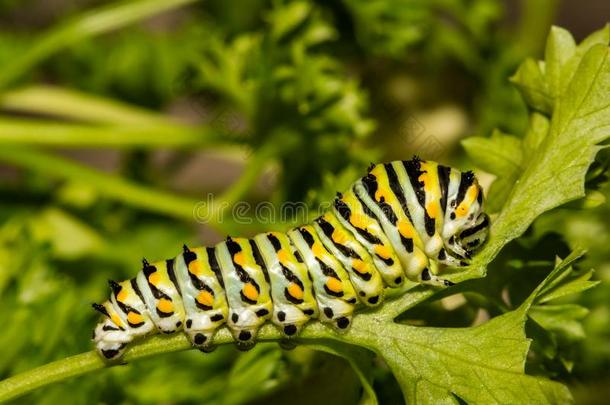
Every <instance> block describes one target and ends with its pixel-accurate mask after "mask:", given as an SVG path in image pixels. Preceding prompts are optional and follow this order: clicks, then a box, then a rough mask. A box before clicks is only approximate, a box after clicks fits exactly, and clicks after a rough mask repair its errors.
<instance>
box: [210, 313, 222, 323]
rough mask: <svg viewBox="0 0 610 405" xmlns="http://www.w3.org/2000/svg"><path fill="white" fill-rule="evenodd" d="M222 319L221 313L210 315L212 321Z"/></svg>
mask: <svg viewBox="0 0 610 405" xmlns="http://www.w3.org/2000/svg"><path fill="white" fill-rule="evenodd" d="M223 319H224V316H222V315H221V314H216V315H214V316H211V317H210V321H212V322H219V321H222V320H223Z"/></svg>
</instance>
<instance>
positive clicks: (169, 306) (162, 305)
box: [157, 298, 174, 314]
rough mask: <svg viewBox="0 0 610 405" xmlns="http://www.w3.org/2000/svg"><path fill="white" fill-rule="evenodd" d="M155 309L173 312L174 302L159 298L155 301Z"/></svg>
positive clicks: (167, 312)
mask: <svg viewBox="0 0 610 405" xmlns="http://www.w3.org/2000/svg"><path fill="white" fill-rule="evenodd" d="M157 309H158V310H159V311H161V312H164V313H166V314H169V313H172V312H174V303H173V302H171V301H170V300H168V299H167V298H161V299H160V300H159V302H158V303H157Z"/></svg>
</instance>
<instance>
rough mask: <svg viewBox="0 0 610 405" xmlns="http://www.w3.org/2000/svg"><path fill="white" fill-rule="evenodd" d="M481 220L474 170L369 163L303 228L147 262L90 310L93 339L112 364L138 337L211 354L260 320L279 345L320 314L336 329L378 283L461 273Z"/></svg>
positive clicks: (481, 235)
mask: <svg viewBox="0 0 610 405" xmlns="http://www.w3.org/2000/svg"><path fill="white" fill-rule="evenodd" d="M489 225H490V223H489V218H488V216H487V214H485V213H484V212H483V190H482V188H481V187H480V186H479V184H478V182H477V179H476V178H475V176H474V174H473V173H472V172H459V171H458V170H456V169H453V168H450V167H447V166H443V165H441V164H438V163H436V162H433V161H426V160H421V159H419V158H418V157H413V158H412V159H411V160H406V161H394V162H390V163H385V164H377V165H371V166H370V167H369V169H368V172H367V174H366V175H365V176H364V177H362V178H360V179H358V180H357V181H356V182H354V183H353V184H352V186H351V187H350V189H349V190H348V191H346V192H344V193H337V197H336V198H335V200H334V202H333V204H332V207H331V208H330V209H328V210H327V211H326V212H325V213H324V214H323V215H321V216H320V217H318V218H317V219H315V220H314V221H312V223H310V224H306V225H302V226H298V227H296V228H294V229H291V230H289V231H288V232H287V233H280V232H267V233H261V234H258V235H256V236H254V237H253V238H251V239H246V238H236V237H227V239H226V240H224V241H222V242H220V243H219V244H217V245H216V246H214V247H197V248H190V247H187V246H186V245H185V246H184V247H183V251H182V253H181V254H179V255H178V256H176V257H175V258H173V259H168V260H164V261H159V262H154V263H149V262H148V261H147V260H145V259H144V260H143V262H142V264H143V266H142V270H141V271H140V272H139V273H138V274H137V276H136V277H135V278H133V279H131V280H126V281H122V282H115V281H109V284H110V288H111V291H112V293H111V296H110V299H108V300H107V301H106V302H104V303H103V304H93V307H94V308H95V309H96V310H97V311H99V312H100V313H101V314H103V315H104V319H103V320H102V321H101V322H100V323H99V324H98V325H97V326H96V328H95V330H94V331H93V341H94V342H95V344H96V348H97V350H98V352H99V353H100V354H101V356H103V357H104V358H105V359H107V360H114V359H117V358H120V357H121V355H122V354H123V352H124V351H125V349H126V347H127V345H128V344H129V343H130V342H132V341H133V340H134V339H137V338H139V337H143V336H145V335H149V334H152V333H158V332H161V333H167V334H169V333H174V332H177V331H179V330H183V331H184V332H185V333H186V335H187V336H188V338H189V340H190V341H191V342H192V344H193V346H195V347H197V348H199V349H200V350H202V351H210V350H212V349H213V347H214V346H213V344H212V343H213V336H214V333H215V331H216V330H217V329H218V328H219V327H221V326H222V325H223V324H227V325H228V327H229V329H230V331H231V333H232V335H233V337H234V339H235V341H236V343H237V346H238V348H240V349H243V350H246V349H248V348H251V347H252V346H253V345H254V344H255V340H256V335H257V331H258V329H259V328H260V327H261V326H262V325H263V324H264V323H265V322H267V321H271V322H272V323H273V324H275V325H277V326H278V327H279V328H280V330H281V332H282V334H283V335H284V336H285V337H286V338H287V339H290V338H293V337H295V336H297V335H298V333H299V331H300V330H301V329H302V328H303V326H304V325H305V324H306V323H307V322H308V321H310V320H312V319H316V318H317V319H319V320H320V321H321V322H325V323H327V324H330V325H331V326H332V327H333V328H334V329H335V330H336V331H338V332H344V331H346V330H347V329H348V328H349V326H350V322H351V320H352V315H353V312H354V309H355V308H356V306H357V305H365V306H368V307H374V306H377V305H380V304H381V303H382V302H383V299H384V290H385V288H386V287H389V288H394V287H399V286H401V285H402V284H403V283H404V282H405V279H408V280H411V281H414V282H417V283H421V284H428V285H432V286H449V285H451V284H452V283H451V282H449V281H447V280H443V279H442V278H440V277H439V276H438V275H437V273H438V272H439V266H438V264H439V263H441V264H445V265H449V266H454V267H460V266H466V265H467V264H468V263H469V261H470V259H471V257H472V255H473V253H474V252H475V251H477V250H478V249H479V248H480V247H481V246H482V245H483V244H484V242H485V240H486V238H487V235H488V231H489Z"/></svg>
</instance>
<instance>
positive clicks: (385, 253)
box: [375, 245, 392, 259]
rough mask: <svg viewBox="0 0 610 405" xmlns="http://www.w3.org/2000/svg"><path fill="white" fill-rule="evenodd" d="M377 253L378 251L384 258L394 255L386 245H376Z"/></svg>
mask: <svg viewBox="0 0 610 405" xmlns="http://www.w3.org/2000/svg"><path fill="white" fill-rule="evenodd" d="M375 253H377V254H378V255H379V256H381V257H382V258H383V259H389V258H390V257H391V256H392V252H391V251H390V249H389V248H388V247H387V246H384V245H375Z"/></svg>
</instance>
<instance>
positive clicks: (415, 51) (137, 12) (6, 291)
mask: <svg viewBox="0 0 610 405" xmlns="http://www.w3.org/2000/svg"><path fill="white" fill-rule="evenodd" d="M609 17H610V3H609V2H607V1H604V0H597V1H594V0H581V1H578V2H575V1H567V0H566V1H559V0H522V1H500V0H430V1H426V0H372V1H358V0H331V1H260V0H252V1H247V2H237V1H219V0H210V1H203V2H195V1H190V0H179V1H177V0H164V1H160V0H150V1H135V2H127V3H116V4H114V3H108V2H102V1H93V0H91V1H89V0H81V1H66V0H52V1H42V0H25V1H15V0H0V323H1V324H2V325H3V327H2V331H1V332H0V347H1V349H0V350H1V352H0V378H5V377H7V376H11V375H14V374H16V373H19V372H21V371H25V370H28V369H31V368H33V367H36V366H39V365H42V364H45V363H47V362H49V361H52V360H56V359H61V358H63V357H66V356H68V355H71V354H76V353H80V352H83V351H87V350H90V349H91V348H92V344H91V342H90V341H89V339H88V338H89V336H90V333H91V329H92V327H93V326H94V324H95V322H96V320H97V315H96V314H95V313H94V312H93V311H91V310H90V307H89V305H90V303H91V302H93V301H101V300H103V299H104V297H105V296H106V295H107V294H108V291H107V287H106V280H107V279H108V278H112V279H124V278H128V277H130V276H131V275H132V274H134V273H135V272H136V271H137V270H138V268H139V267H138V263H139V258H140V257H142V256H146V257H148V258H149V259H159V258H164V257H171V256H175V254H176V252H177V251H178V249H179V247H180V246H181V245H182V243H185V242H186V243H189V244H193V245H199V244H213V243H215V242H217V241H219V240H220V239H221V238H222V237H223V236H224V235H226V234H231V235H238V234H244V235H252V234H254V233H255V232H257V231H261V230H264V229H271V228H274V229H286V227H287V226H289V225H290V224H294V223H295V222H297V221H299V220H303V217H302V216H300V217H298V218H284V217H282V216H281V215H280V213H278V212H275V211H273V210H271V211H265V212H263V213H262V217H261V215H259V217H258V218H256V217H254V214H255V212H254V211H253V210H249V211H245V212H243V213H242V217H244V218H242V220H240V221H236V220H235V217H234V216H232V215H230V212H229V214H227V213H226V212H225V215H223V216H219V215H218V214H219V213H220V211H219V208H218V207H219V206H220V203H226V204H228V205H232V204H235V203H236V202H239V201H248V202H261V201H268V202H270V203H271V205H269V206H271V207H277V206H279V205H280V204H281V203H283V202H286V201H288V202H304V203H305V204H306V205H307V207H309V208H310V211H309V212H311V213H312V214H311V215H313V214H315V210H316V208H317V207H318V206H319V205H320V204H321V203H323V202H325V201H328V200H329V199H330V198H332V196H333V195H334V193H335V192H336V191H337V190H342V189H343V188H345V187H346V186H347V185H348V184H349V183H350V182H351V181H352V180H354V178H355V177H356V176H358V175H359V174H360V173H361V172H362V171H363V170H364V169H365V168H366V166H368V164H369V162H376V161H384V160H392V159H401V158H402V159H404V158H408V157H410V156H411V155H412V154H413V153H417V154H419V155H421V156H422V157H424V158H428V159H434V160H439V161H442V162H444V163H448V164H453V165H455V166H457V167H460V168H471V167H472V164H471V163H470V162H469V161H468V159H467V157H466V155H465V153H464V151H463V149H462V147H461V146H460V140H461V139H463V138H465V137H467V136H469V135H478V136H489V135H490V134H491V132H492V130H493V129H494V128H498V129H500V130H501V131H503V132H505V133H516V134H518V133H522V132H523V130H524V128H525V127H526V124H527V114H526V109H525V105H524V103H523V101H522V100H521V98H520V96H519V95H518V93H517V91H516V90H515V89H514V88H513V87H512V85H511V84H510V83H509V82H508V80H507V79H508V77H509V76H510V75H512V74H513V73H514V72H515V70H516V67H517V66H518V64H519V63H520V62H521V61H522V60H523V59H524V58H525V57H527V56H534V57H540V56H541V55H542V51H543V48H544V42H545V38H546V35H547V32H548V30H549V28H550V26H551V24H557V25H561V26H563V27H565V28H567V29H568V30H570V31H571V32H572V33H573V34H574V36H575V37H576V39H577V40H580V39H582V38H584V37H585V36H586V35H587V34H589V33H590V32H592V31H593V30H595V29H598V28H600V27H601V26H602V25H603V24H605V23H607V22H608V20H610V18H609ZM606 155H607V154H606ZM606 155H602V156H601V158H600V159H599V160H600V162H601V163H600V164H599V165H598V166H597V169H595V168H594V169H593V170H592V174H591V176H592V178H595V179H598V178H599V177H595V173H594V171H595V170H598V171H599V172H600V173H602V172H603V169H604V167H605V166H604V164H603V162H604V161H606V162H607V156H606ZM478 175H479V177H480V178H481V179H482V183H483V184H484V185H485V186H486V187H487V188H488V187H489V185H490V184H491V182H492V181H493V176H491V175H487V174H485V173H482V172H481V173H478ZM602 177H603V176H602ZM589 184H590V183H588V186H589ZM596 189H597V191H596V192H595V193H594V194H593V197H594V198H589V199H588V203H587V204H588V205H587V206H586V207H585V209H580V210H575V209H573V207H572V208H571V207H569V206H568V207H565V208H562V209H556V210H553V211H552V212H550V213H548V214H546V215H544V216H542V217H541V218H539V220H538V221H537V222H536V223H535V224H534V225H533V226H532V228H531V229H530V231H529V232H528V234H527V237H526V238H525V240H523V241H521V242H519V243H517V242H515V243H513V244H511V245H510V247H511V248H510V250H509V253H507V254H509V255H510V259H511V260H512V263H514V262H519V261H520V260H521V261H523V260H526V259H531V258H533V257H535V258H536V259H539V260H547V261H549V260H551V261H552V260H553V258H554V255H555V254H561V253H562V252H563V253H565V252H568V251H569V250H570V249H571V248H574V247H577V246H581V247H585V248H586V249H588V254H587V256H586V258H585V261H584V262H583V263H581V265H582V267H592V268H595V269H596V278H597V279H599V280H602V281H603V282H602V284H601V285H600V286H599V287H597V288H595V289H594V290H592V291H590V292H588V293H587V294H584V295H583V297H581V298H578V297H577V298H575V300H576V301H578V302H579V303H580V304H582V305H584V306H586V307H587V308H589V310H590V313H589V314H588V316H587V317H586V318H584V319H583V321H582V324H581V323H576V322H575V324H574V325H568V327H567V328H566V329H567V331H564V332H565V333H563V334H562V335H561V336H562V339H560V340H558V341H555V342H553V345H552V346H553V347H554V350H555V352H554V353H550V354H549V355H548V358H542V359H540V358H539V359H538V360H537V362H533V364H532V365H531V367H532V370H533V372H535V373H537V372H539V373H544V374H546V375H550V376H551V377H553V378H557V379H559V380H562V381H565V382H567V383H568V385H569V386H570V388H571V390H572V391H573V393H574V396H575V398H576V401H577V403H583V404H597V403H599V404H603V403H607V399H608V398H610V339H609V338H610V307H609V306H608V302H610V284H609V283H608V282H609V281H610V251H609V250H608V246H610V221H609V220H608V218H610V208H609V206H608V204H607V203H606V199H607V198H608V197H609V196H610V188H609V187H608V185H607V183H606V182H605V177H603V178H602V180H596ZM210 193H211V194H213V195H214V196H215V197H214V203H213V204H209V203H206V202H207V198H208V197H207V196H208V194H210ZM194 207H196V209H195V210H194V209H193V208H194ZM580 208H582V207H580ZM502 263H504V262H502ZM498 266H499V265H498ZM491 270H493V269H491ZM467 298H468V297H466V299H464V297H460V298H459V299H457V300H453V301H451V302H450V303H449V304H448V303H446V302H445V303H441V304H439V303H436V304H430V305H428V306H422V308H420V310H419V312H418V311H414V312H413V313H412V314H410V316H411V317H413V318H416V319H418V320H419V322H420V324H422V323H423V324H431V325H435V326H460V325H468V324H472V323H473V322H477V321H480V311H481V309H480V307H481V305H479V304H480V303H478V302H476V300H471V299H467ZM420 318H421V319H420ZM373 371H374V375H375V380H374V386H375V389H376V391H377V394H378V396H379V399H380V401H381V403H388V404H394V403H401V402H402V396H401V394H400V389H399V388H398V385H397V383H396V381H395V380H394V378H393V376H392V375H391V373H390V372H389V371H388V370H387V367H385V366H384V365H383V364H382V363H381V362H379V364H376V366H375V368H374V370H373ZM360 396H361V387H360V383H359V380H358V378H357V377H356V375H355V374H354V373H353V371H352V370H351V368H350V367H349V365H348V364H347V362H346V361H344V360H342V359H339V358H337V357H333V356H331V355H329V354H324V353H320V352H315V351H313V350H310V349H307V348H297V349H295V350H292V351H282V350H280V349H279V348H278V347H277V345H274V344H260V345H258V346H257V347H256V348H255V349H254V350H252V351H250V352H248V353H245V354H238V352H237V351H236V350H235V349H234V348H233V347H220V348H219V349H218V350H217V351H215V352H214V353H213V354H210V355H202V354H201V353H199V352H195V351H189V352H183V353H178V354H169V355H162V356H157V357H154V358H150V359H147V360H145V361H140V362H137V363H134V364H130V365H129V366H127V367H115V368H112V369H107V370H103V371H102V372H97V373H93V374H91V375H87V376H84V377H81V378H78V379H75V380H72V381H69V382H67V383H61V384H58V385H54V386H49V387H46V388H43V389H41V390H38V391H36V392H34V393H33V394H30V395H29V396H27V397H24V398H22V399H20V400H18V401H17V402H20V403H21V402H22V403H32V402H34V403H58V402H60V401H61V402H66V398H69V400H68V402H69V403H83V404H85V403H87V404H90V403H117V402H120V403H151V404H162V403H163V404H166V403H214V404H216V403H217V404H245V403H285V402H286V401H290V402H291V403H294V404H300V403H303V404H305V403H311V402H312V401H316V402H323V403H324V402H326V403H335V404H354V403H357V402H358V401H359V399H360Z"/></svg>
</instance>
